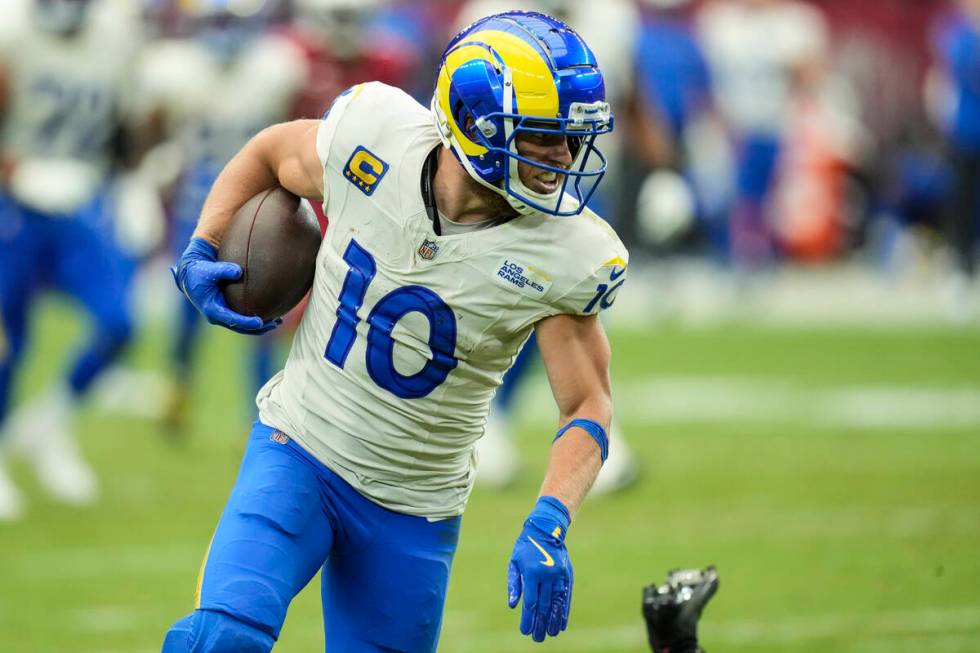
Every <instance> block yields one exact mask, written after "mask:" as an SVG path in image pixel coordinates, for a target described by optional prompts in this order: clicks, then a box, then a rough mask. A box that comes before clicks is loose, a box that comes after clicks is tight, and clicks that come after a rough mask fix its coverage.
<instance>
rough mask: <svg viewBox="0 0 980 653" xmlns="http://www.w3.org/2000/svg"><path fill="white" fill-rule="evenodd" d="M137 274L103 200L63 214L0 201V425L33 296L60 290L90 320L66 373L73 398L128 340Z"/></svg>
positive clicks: (26, 330) (26, 331)
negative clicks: (1, 343) (0, 349)
mask: <svg viewBox="0 0 980 653" xmlns="http://www.w3.org/2000/svg"><path fill="white" fill-rule="evenodd" d="M134 269H135V265H134V263H133V261H132V260H131V259H129V258H128V257H127V256H125V255H124V254H123V253H122V252H121V251H120V249H119V247H118V246H117V245H116V243H115V241H114V239H113V237H112V219H111V216H110V215H109V213H108V210H107V199H106V198H105V196H104V195H99V196H97V197H96V198H95V199H94V200H93V201H92V202H91V203H90V204H89V205H87V206H85V207H83V208H82V210H81V211H79V213H78V214H77V215H73V216H65V217H53V216H49V215H45V214H42V213H38V212H37V211H33V210H31V209H29V208H27V207H24V206H21V205H20V204H17V203H15V202H13V201H12V200H10V199H9V198H7V197H3V196H0V313H2V317H3V331H4V336H5V339H6V352H5V353H3V354H2V355H0V423H2V422H3V420H4V418H5V416H6V413H7V410H8V405H9V401H10V395H11V393H12V384H13V377H14V373H15V371H16V368H17V366H18V364H19V362H20V360H21V358H22V357H23V353H24V349H25V347H26V345H27V333H28V328H29V321H30V309H31V305H32V303H33V300H34V297H35V296H36V295H37V293H38V292H39V291H41V290H43V289H45V288H52V289H55V290H59V291H62V292H64V293H66V294H67V295H69V296H70V297H72V298H73V299H75V300H76V301H78V302H79V303H80V304H81V305H82V307H83V308H84V309H85V310H86V312H87V313H88V314H89V315H90V316H91V318H92V321H93V326H92V335H91V337H90V338H89V340H88V342H87V343H86V344H85V345H84V346H83V347H82V348H81V349H80V351H79V353H78V354H77V355H76V357H75V359H74V361H73V362H72V364H71V366H70V368H69V371H68V379H67V380H68V386H69V387H70V388H71V390H72V392H73V393H75V394H76V395H78V394H82V393H84V392H85V391H86V390H87V389H88V388H89V386H90V385H91V383H92V381H93V380H95V378H96V377H97V376H98V375H99V373H100V372H102V371H103V370H104V369H105V368H106V367H108V366H109V365H110V364H111V363H112V362H113V361H114V360H115V359H116V358H117V356H118V355H119V353H120V352H121V351H122V350H123V348H124V347H125V345H126V344H128V342H129V340H130V337H131V334H132V328H133V327H132V315H131V312H130V308H129V289H130V284H131V281H132V278H133V272H134Z"/></svg>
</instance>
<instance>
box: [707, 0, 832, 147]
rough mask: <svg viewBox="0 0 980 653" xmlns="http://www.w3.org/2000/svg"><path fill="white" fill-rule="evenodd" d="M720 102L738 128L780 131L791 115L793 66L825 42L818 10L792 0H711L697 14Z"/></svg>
mask: <svg viewBox="0 0 980 653" xmlns="http://www.w3.org/2000/svg"><path fill="white" fill-rule="evenodd" d="M698 32H699V34H700V36H701V39H702V44H703V47H704V51H705V56H706V57H707V59H708V62H709V64H710V66H711V70H712V75H713V77H712V81H713V83H714V87H715V98H716V101H717V103H718V107H719V109H720V111H721V112H722V114H723V115H724V117H725V118H726V120H727V121H728V122H729V124H730V125H731V126H732V127H733V128H734V130H735V131H736V133H740V134H745V133H762V134H779V133H780V132H781V131H782V129H783V127H784V126H785V124H786V121H787V119H788V117H789V114H790V109H791V101H792V91H793V88H792V82H793V79H792V76H793V71H794V69H795V68H796V67H798V66H800V65H802V64H806V63H807V62H811V61H814V60H817V59H819V58H820V57H821V56H822V55H823V52H824V49H825V48H826V45H827V33H826V25H825V23H824V20H823V17H822V15H821V14H820V12H819V10H817V9H815V8H814V7H811V6H808V5H807V4H805V3H803V2H797V1H796V0H784V1H774V2H768V3H761V4H753V3H750V2H746V1H744V0H715V1H714V2H711V3H709V4H707V5H705V6H704V8H703V9H702V11H701V14H700V15H699V17H698Z"/></svg>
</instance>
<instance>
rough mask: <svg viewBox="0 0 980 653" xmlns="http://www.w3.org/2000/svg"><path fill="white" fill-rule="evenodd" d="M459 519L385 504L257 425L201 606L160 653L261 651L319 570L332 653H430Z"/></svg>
mask: <svg viewBox="0 0 980 653" xmlns="http://www.w3.org/2000/svg"><path fill="white" fill-rule="evenodd" d="M461 520H462V518H461V517H453V518H449V519H442V520H437V521H429V520H428V519H427V518H425V517H417V516H413V515H407V514H403V513H399V512H394V511H392V510H388V509H386V508H383V507H381V506H380V505H378V504H376V503H374V502H372V501H370V500H369V499H367V498H366V497H364V495H362V494H361V493H359V492H358V491H356V490H355V489H354V488H352V487H351V486H350V485H349V484H347V482H345V481H344V480H343V479H341V478H340V477H339V476H337V475H336V474H335V473H334V472H332V471H331V470H330V469H328V468H327V467H326V466H325V465H323V463H321V462H319V461H318V460H316V459H315V458H314V457H313V456H312V455H310V454H309V453H308V452H307V451H306V450H305V449H303V448H302V447H300V446H299V445H297V444H296V443H295V442H293V441H292V440H290V439H289V437H288V436H286V435H285V434H283V433H282V432H281V431H277V430H276V429H273V428H272V427H269V426H266V425H264V424H262V423H260V422H256V423H255V425H254V427H253V429H252V433H251V435H250V437H249V441H248V446H247V448H246V451H245V457H244V459H243V460H242V466H241V470H240V472H239V476H238V480H237V481H236V482H235V489H234V490H233V492H232V495H231V497H230V498H229V499H228V503H227V505H226V507H225V511H224V513H223V514H222V516H221V521H220V523H219V524H218V528H217V530H216V531H215V534H214V537H213V539H212V541H211V545H210V547H209V550H208V557H207V558H206V559H205V562H204V565H203V567H202V573H201V577H200V581H199V587H198V601H197V606H196V608H197V609H196V610H195V612H194V613H192V614H191V615H189V616H188V617H185V618H184V619H182V620H181V621H179V622H177V623H176V624H175V625H174V626H173V627H172V628H171V629H170V631H169V632H168V633H167V638H166V640H165V641H164V644H163V653H188V652H189V651H195V650H201V649H204V650H211V648H210V647H216V648H217V650H235V651H237V652H238V653H249V652H251V651H268V650H269V649H270V648H271V647H272V645H273V644H274V643H275V640H276V639H277V638H278V637H279V630H280V628H282V624H283V621H284V620H285V618H286V609H287V608H288V607H289V602H290V600H291V599H292V597H293V596H294V595H295V594H297V593H298V592H299V590H300V589H302V588H303V587H304V586H306V584H307V583H309V582H310V580H311V579H312V578H313V576H314V575H315V574H316V572H317V571H319V570H320V569H321V567H322V569H323V575H322V580H321V595H322V598H323V621H324V629H325V631H326V633H328V638H329V641H330V643H331V648H330V650H331V651H338V652H343V651H378V652H382V651H411V652H412V653H423V652H426V651H435V647H436V642H437V641H438V638H439V629H440V624H441V622H442V609H443V604H444V603H445V597H446V587H447V584H448V581H449V571H450V567H451V566H452V559H453V554H454V553H455V551H456V545H457V542H458V540H459V528H460V523H461ZM212 560H216V561H219V562H212ZM335 562H337V563H341V564H334V563H335ZM232 614H234V615H236V616H237V617H232V616H230V615H232ZM195 620H197V621H199V622H200V623H195ZM194 633H199V634H200V635H195V634H194ZM195 636H200V637H202V638H205V641H192V638H194V637H195Z"/></svg>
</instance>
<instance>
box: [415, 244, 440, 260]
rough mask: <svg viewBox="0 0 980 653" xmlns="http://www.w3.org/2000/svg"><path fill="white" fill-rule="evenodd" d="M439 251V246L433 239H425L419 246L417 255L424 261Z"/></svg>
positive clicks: (433, 256) (430, 258)
mask: <svg viewBox="0 0 980 653" xmlns="http://www.w3.org/2000/svg"><path fill="white" fill-rule="evenodd" d="M438 253H439V246H438V245H436V242H435V241H434V240H426V241H424V242H423V243H422V244H421V245H420V246H419V255H420V256H421V257H422V258H424V259H425V260H426V261H431V260H432V259H433V258H435V255H436V254H438Z"/></svg>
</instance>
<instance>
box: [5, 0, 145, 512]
mask: <svg viewBox="0 0 980 653" xmlns="http://www.w3.org/2000/svg"><path fill="white" fill-rule="evenodd" d="M134 18H135V16H134V15H133V14H131V13H128V12H127V11H125V9H123V8H122V6H121V5H120V3H114V2H112V0H100V1H99V2H89V1H88V0H35V1H34V2H33V3H27V2H20V1H18V2H10V4H9V5H5V8H4V18H3V25H2V27H0V32H2V35H0V114H2V120H0V307H2V314H3V325H4V330H5V331H6V335H7V340H8V350H7V352H6V354H5V355H4V356H3V357H2V359H0V427H2V426H3V422H4V418H5V417H7V412H8V408H9V402H10V398H11V393H12V387H11V386H12V382H13V379H14V373H15V371H16V368H17V366H18V364H19V363H20V361H21V358H22V356H23V353H24V349H25V346H26V342H27V327H28V319H29V316H30V309H31V307H32V304H33V302H34V299H35V297H36V294H37V291H38V290H40V289H42V288H47V287H52V288H54V289H57V290H60V291H62V292H65V293H67V294H68V295H70V296H71V297H73V298H74V299H76V300H77V301H78V302H79V303H80V304H81V306H82V307H84V309H85V310H86V312H87V313H88V315H89V316H90V317H91V319H92V322H93V324H92V329H91V336H90V339H89V341H88V343H87V345H86V346H85V347H83V348H82V349H81V350H80V352H79V355H78V356H77V357H76V359H75V360H74V362H73V364H72V366H71V368H70V369H69V371H68V375H67V378H66V379H65V380H64V382H62V383H61V384H59V386H58V387H57V388H56V389H55V390H53V391H51V392H49V393H46V394H45V395H44V396H43V397H42V398H41V399H38V400H36V401H35V402H32V404H31V405H30V406H29V407H27V408H24V409H22V411H20V412H19V413H18V415H17V416H16V418H12V419H11V420H9V423H8V424H7V429H6V431H7V432H8V434H7V436H6V437H2V438H0V439H2V440H8V441H10V440H13V439H16V440H17V441H18V443H22V444H24V445H25V447H24V448H25V452H26V453H27V454H28V455H29V458H30V460H31V462H32V463H33V464H34V466H35V468H36V471H37V473H38V476H39V479H40V481H41V483H42V485H43V486H44V487H45V488H46V489H47V490H48V491H49V492H50V493H51V494H52V495H53V496H54V497H55V498H57V499H59V500H62V501H64V502H67V503H70V504H87V503H90V502H91V501H93V500H94V499H95V498H96V496H97V491H98V486H97V482H96V478H95V475H94V473H93V472H92V470H91V468H90V467H89V466H88V464H87V463H86V462H85V461H84V460H83V459H82V457H81V456H80V454H79V452H78V450H77V445H76V444H75V440H74V437H73V435H72V416H73V414H74V412H75V409H76V406H77V403H78V401H79V399H80V398H81V397H82V396H83V395H84V394H85V392H86V391H87V390H88V389H89V388H90V387H91V385H92V382H93V381H94V380H95V379H96V377H98V376H99V374H100V373H101V372H102V371H103V370H104V369H106V367H107V366H108V365H109V364H110V363H111V362H112V361H113V360H114V359H115V358H116V357H117V356H118V355H119V353H120V352H121V351H122V350H123V348H124V346H125V345H126V344H127V342H128V341H129V338H130V333H131V330H132V320H131V316H130V311H129V301H128V286H129V281H130V278H131V273H132V267H133V264H132V260H131V259H130V257H128V256H127V255H126V254H125V253H124V252H123V251H122V249H121V248H120V247H119V243H118V241H117V239H116V237H115V233H114V229H113V227H114V219H113V216H112V215H111V214H112V212H113V211H112V209H113V202H112V201H111V198H110V195H109V193H108V192H107V189H108V184H109V181H110V173H111V170H112V164H113V153H114V144H115V142H116V138H115V136H116V134H117V130H118V129H119V127H120V125H121V117H122V116H124V115H125V104H126V103H125V97H124V90H125V88H126V84H127V80H128V75H129V69H130V68H129V67H130V65H131V63H132V61H133V56H134V53H135V52H136V50H137V48H138V45H139V43H138V38H135V37H136V35H137V34H138V27H139V26H138V23H136V21H135V20H132V19H134ZM22 510H23V500H22V498H21V496H20V494H19V493H18V492H17V490H16V488H15V487H14V486H13V484H12V483H10V481H9V479H7V478H6V477H5V476H4V474H3V470H2V468H0V518H4V517H6V518H13V517H16V516H17V515H19V514H20V513H21V512H22Z"/></svg>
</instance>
